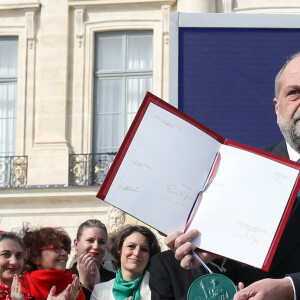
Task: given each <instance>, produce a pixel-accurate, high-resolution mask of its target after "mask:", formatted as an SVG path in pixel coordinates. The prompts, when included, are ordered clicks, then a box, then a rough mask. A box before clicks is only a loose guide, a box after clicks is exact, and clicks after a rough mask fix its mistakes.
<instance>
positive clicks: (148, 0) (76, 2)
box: [68, 0, 177, 7]
mask: <svg viewBox="0 0 300 300" xmlns="http://www.w3.org/2000/svg"><path fill="white" fill-rule="evenodd" d="M68 2H69V6H71V7H78V6H80V7H87V6H102V5H105V6H106V5H117V4H124V5H126V4H135V5H136V4H137V1H136V0H68ZM138 3H139V4H157V5H174V4H176V3H177V0H139V1H138Z"/></svg>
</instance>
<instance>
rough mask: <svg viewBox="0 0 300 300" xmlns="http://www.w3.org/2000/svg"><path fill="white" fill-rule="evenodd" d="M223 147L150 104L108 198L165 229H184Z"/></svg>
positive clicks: (118, 205) (127, 210)
mask: <svg viewBox="0 0 300 300" xmlns="http://www.w3.org/2000/svg"><path fill="white" fill-rule="evenodd" d="M220 146H221V144H220V143H219V142H218V141H216V140H215V139H213V138H212V137H210V136H209V135H207V134H206V133H204V132H202V131H201V130H199V129H197V128H196V127H194V126H192V125H191V124H189V123H188V122H186V121H184V120H182V119H181V118H179V117H177V116H175V115H174V114H171V113H169V112H168V111H166V110H164V109H162V108H160V107H159V106H157V105H155V104H153V103H150V105H149V107H148V109H147V111H146V113H145V115H144V117H143V119H142V121H141V123H140V125H139V128H138V130H137V132H136V134H135V136H134V138H133V141H132V142H131V144H130V147H129V149H128V151H127V153H126V155H125V157H124V159H123V161H122V164H121V166H120V168H119V170H118V172H117V175H116V176H115V178H114V181H113V183H112V185H111V187H110V189H109V192H108V194H107V196H106V198H105V201H107V202H109V203H111V204H113V205H115V206H117V207H118V208H120V209H122V210H124V211H126V212H127V213H129V214H131V215H132V216H134V217H136V218H138V219H140V220H141V221H143V222H144V223H147V224H149V225H150V226H152V227H154V228H156V229H157V230H160V231H162V232H164V233H170V232H171V231H174V230H181V231H183V230H184V228H185V224H186V220H187V217H188V214H189V212H190V210H191V208H192V205H193V203H194V201H195V199H196V196H197V194H198V192H199V191H200V190H201V188H202V186H203V184H204V182H205V179H206V177H207V174H208V173H209V170H210V168H211V165H212V162H213V160H214V158H215V156H216V153H218V151H219V148H220Z"/></svg>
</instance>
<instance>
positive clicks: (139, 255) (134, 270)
mask: <svg viewBox="0 0 300 300" xmlns="http://www.w3.org/2000/svg"><path fill="white" fill-rule="evenodd" d="M109 250H110V253H111V255H112V257H113V261H112V263H113V265H114V267H115V268H116V269H118V271H117V273H116V279H113V280H110V281H108V282H104V283H100V284H97V285H96V286H95V288H94V290H93V293H92V296H91V300H115V299H118V300H125V299H132V300H150V299H151V292H150V289H149V276H150V274H149V271H148V270H149V265H150V261H151V257H152V256H153V255H154V254H156V253H158V252H160V246H159V243H158V241H157V239H156V237H155V235H154V233H153V232H152V231H151V230H150V229H148V228H146V227H144V226H127V227H125V228H124V229H123V230H122V231H120V232H119V233H118V234H117V236H116V237H115V238H114V239H113V241H112V243H111V244H110V247H109Z"/></svg>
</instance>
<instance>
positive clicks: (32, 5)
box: [0, 0, 41, 11]
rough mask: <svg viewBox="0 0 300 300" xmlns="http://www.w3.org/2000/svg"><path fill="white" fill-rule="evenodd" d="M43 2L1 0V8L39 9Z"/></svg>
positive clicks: (37, 0) (34, 0) (35, 0)
mask: <svg viewBox="0 0 300 300" xmlns="http://www.w3.org/2000/svg"><path fill="white" fill-rule="evenodd" d="M40 7H41V3H40V1H39V0H30V1H24V0H23V1H21V0H9V1H7V0H0V10H15V9H26V10H35V11H37V10H39V9H40Z"/></svg>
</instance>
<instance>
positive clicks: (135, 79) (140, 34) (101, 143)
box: [93, 31, 153, 153]
mask: <svg viewBox="0 0 300 300" xmlns="http://www.w3.org/2000/svg"><path fill="white" fill-rule="evenodd" d="M152 35H153V34H152V31H126V32H125V31H119V32H109V33H99V34H97V35H96V43H95V45H96V51H95V53H96V54H95V72H94V79H95V91H94V137H93V152H94V153H103V152H116V151H117V150H118V148H119V146H120V144H121V142H122V141H123V138H124V136H125V134H126V132H127V130H128V128H129V126H130V124H131V122H132V120H133V118H134V116H135V114H136V112H137V110H138V108H139V106H140V104H141V102H142V100H143V98H144V96H145V94H146V92H147V91H151V90H152V56H153V54H152V53H153V51H152Z"/></svg>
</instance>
